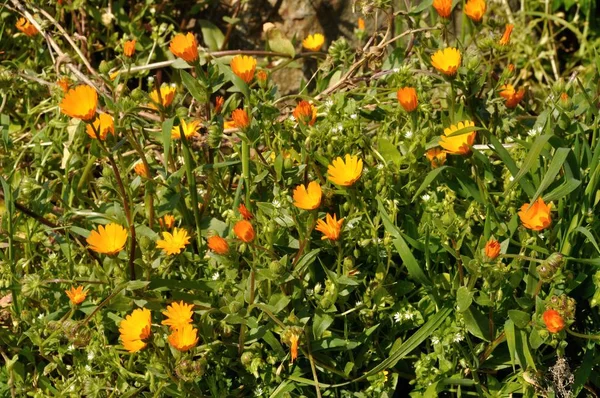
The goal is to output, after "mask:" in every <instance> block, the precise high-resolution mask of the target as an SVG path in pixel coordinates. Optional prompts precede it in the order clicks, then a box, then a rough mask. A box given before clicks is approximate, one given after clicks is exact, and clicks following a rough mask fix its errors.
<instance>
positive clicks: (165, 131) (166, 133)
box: [162, 118, 175, 176]
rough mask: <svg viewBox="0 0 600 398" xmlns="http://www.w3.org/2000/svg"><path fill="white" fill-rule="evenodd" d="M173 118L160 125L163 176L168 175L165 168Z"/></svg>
mask: <svg viewBox="0 0 600 398" xmlns="http://www.w3.org/2000/svg"><path fill="white" fill-rule="evenodd" d="M174 120H175V118H169V119H167V120H165V121H164V122H163V124H162V141H163V154H164V155H163V159H164V162H165V164H164V166H165V174H166V175H167V176H168V175H169V168H168V167H167V159H168V158H169V156H170V153H171V130H173V122H174Z"/></svg>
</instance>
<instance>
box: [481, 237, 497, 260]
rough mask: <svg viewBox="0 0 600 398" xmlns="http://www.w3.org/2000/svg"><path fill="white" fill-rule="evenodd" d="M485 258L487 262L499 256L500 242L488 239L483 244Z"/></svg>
mask: <svg viewBox="0 0 600 398" xmlns="http://www.w3.org/2000/svg"><path fill="white" fill-rule="evenodd" d="M484 251H485V256H486V257H487V258H488V259H489V260H494V259H496V257H498V256H499V255H500V242H498V241H497V240H496V239H494V238H490V240H488V241H487V243H486V244H485V250H484Z"/></svg>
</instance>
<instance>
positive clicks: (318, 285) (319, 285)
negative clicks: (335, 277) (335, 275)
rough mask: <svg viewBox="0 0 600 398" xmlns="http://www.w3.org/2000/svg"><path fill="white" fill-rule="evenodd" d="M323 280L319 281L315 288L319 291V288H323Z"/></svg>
mask: <svg viewBox="0 0 600 398" xmlns="http://www.w3.org/2000/svg"><path fill="white" fill-rule="evenodd" d="M321 287H322V286H321V282H317V284H316V285H315V290H316V291H317V292H318V291H319V290H321Z"/></svg>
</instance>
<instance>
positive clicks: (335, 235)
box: [315, 213, 344, 240]
mask: <svg viewBox="0 0 600 398" xmlns="http://www.w3.org/2000/svg"><path fill="white" fill-rule="evenodd" d="M343 223H344V219H343V218H340V219H339V220H338V219H337V216H336V215H335V214H334V215H333V217H331V215H330V214H329V213H327V215H326V216H325V221H323V220H318V221H317V227H316V228H315V229H316V230H317V231H320V232H322V233H323V237H322V238H321V239H322V240H325V239H329V240H338V239H339V238H340V231H341V230H342V224H343Z"/></svg>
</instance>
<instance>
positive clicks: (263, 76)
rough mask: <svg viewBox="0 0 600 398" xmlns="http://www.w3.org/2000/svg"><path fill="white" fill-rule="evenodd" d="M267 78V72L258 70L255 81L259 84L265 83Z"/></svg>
mask: <svg viewBox="0 0 600 398" xmlns="http://www.w3.org/2000/svg"><path fill="white" fill-rule="evenodd" d="M268 77H269V76H268V75H267V72H265V71H264V70H259V71H258V72H256V80H258V81H259V82H260V83H264V82H266V81H267V78H268Z"/></svg>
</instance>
